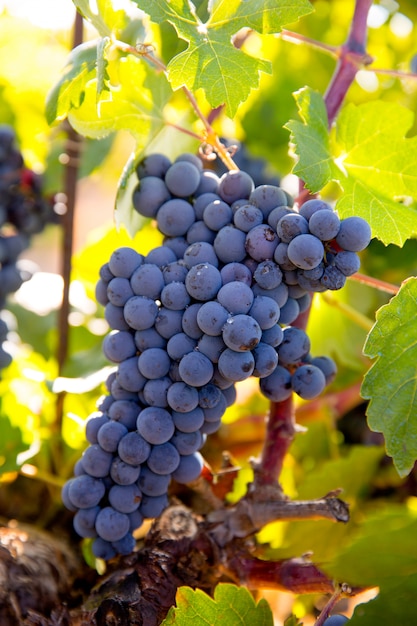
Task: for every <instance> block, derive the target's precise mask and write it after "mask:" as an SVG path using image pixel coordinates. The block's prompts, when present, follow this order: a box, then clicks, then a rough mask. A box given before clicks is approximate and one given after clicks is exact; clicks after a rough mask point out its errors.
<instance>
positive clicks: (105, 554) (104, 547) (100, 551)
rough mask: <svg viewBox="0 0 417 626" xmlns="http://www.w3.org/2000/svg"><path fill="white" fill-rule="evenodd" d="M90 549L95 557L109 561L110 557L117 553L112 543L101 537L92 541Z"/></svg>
mask: <svg viewBox="0 0 417 626" xmlns="http://www.w3.org/2000/svg"><path fill="white" fill-rule="evenodd" d="M91 551H92V553H93V554H94V556H95V557H96V558H97V559H103V560H104V561H110V559H113V558H114V557H115V556H116V554H117V550H116V549H115V548H114V547H113V546H112V544H111V543H110V542H109V541H105V540H104V539H102V538H101V537H97V539H95V540H94V541H93V543H92V546H91Z"/></svg>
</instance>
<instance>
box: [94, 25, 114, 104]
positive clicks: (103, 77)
mask: <svg viewBox="0 0 417 626" xmlns="http://www.w3.org/2000/svg"><path fill="white" fill-rule="evenodd" d="M110 46H111V39H110V37H103V38H102V39H100V41H99V42H98V44H97V102H99V101H100V96H101V95H102V93H103V91H110V87H109V75H108V73H107V65H108V61H107V51H108V50H109V48H110Z"/></svg>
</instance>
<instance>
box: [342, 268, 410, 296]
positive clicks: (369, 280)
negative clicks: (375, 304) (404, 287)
mask: <svg viewBox="0 0 417 626" xmlns="http://www.w3.org/2000/svg"><path fill="white" fill-rule="evenodd" d="M349 280H354V281H356V282H357V283H362V284H363V285H369V286H370V287H374V288H375V289H379V291H385V292H386V293H391V294H393V295H394V296H395V295H396V294H397V293H398V292H399V290H400V288H399V287H398V285H393V284H392V283H387V282H386V281H385V280H380V279H379V278H374V277H373V276H366V275H365V274H360V273H359V272H358V273H356V274H353V276H350V277H349Z"/></svg>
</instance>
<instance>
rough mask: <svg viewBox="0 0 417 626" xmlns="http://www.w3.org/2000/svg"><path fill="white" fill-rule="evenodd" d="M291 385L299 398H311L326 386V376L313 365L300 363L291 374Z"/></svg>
mask: <svg viewBox="0 0 417 626" xmlns="http://www.w3.org/2000/svg"><path fill="white" fill-rule="evenodd" d="M291 386H292V388H293V390H294V391H295V393H296V394H297V395H299V396H300V398H303V400H311V399H312V398H315V397H316V396H318V395H319V394H321V392H322V391H323V389H324V388H325V386H326V378H325V376H324V374H323V372H322V371H321V369H319V368H318V367H316V366H315V365H310V364H307V365H301V366H300V367H297V369H296V370H295V372H294V373H293V375H292V378H291Z"/></svg>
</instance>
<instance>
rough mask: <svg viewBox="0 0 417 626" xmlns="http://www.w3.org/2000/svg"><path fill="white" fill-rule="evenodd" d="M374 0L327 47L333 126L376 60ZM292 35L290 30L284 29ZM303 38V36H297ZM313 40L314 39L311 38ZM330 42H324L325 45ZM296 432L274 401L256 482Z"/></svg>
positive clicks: (272, 471)
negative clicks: (359, 77) (331, 57)
mask: <svg viewBox="0 0 417 626" xmlns="http://www.w3.org/2000/svg"><path fill="white" fill-rule="evenodd" d="M372 1H373V0H356V3H355V9H354V14H353V18H352V24H351V28H350V31H349V34H348V38H347V40H346V43H345V44H344V45H342V46H341V47H340V48H337V49H331V50H327V52H330V51H331V52H332V53H333V52H337V56H338V62H337V65H336V68H335V71H334V73H333V76H332V78H331V80H330V83H329V86H328V89H327V91H326V94H325V96H324V101H325V105H326V110H327V115H328V124H329V128H330V127H331V126H332V124H333V122H334V120H335V119H336V116H337V114H338V112H339V110H340V107H341V105H342V103H343V101H344V98H345V96H346V93H347V91H348V89H349V87H350V85H351V84H352V82H353V80H354V79H355V75H356V73H357V71H358V67H359V66H362V65H367V64H369V63H371V62H372V59H371V57H370V56H369V55H368V54H367V52H366V38H367V17H368V13H369V10H370V8H371V5H372ZM284 35H288V36H289V31H284ZM297 39H299V40H301V36H299V37H297ZM307 43H311V42H307ZM324 47H326V48H327V46H323V48H324ZM311 197H312V196H310V195H308V194H307V193H306V190H305V187H304V183H303V181H300V197H299V200H300V202H299V204H302V202H305V201H306V200H308V199H309V198H311ZM308 316H309V311H307V312H305V313H303V314H301V316H299V318H298V319H297V320H296V321H295V322H294V324H293V325H295V326H297V327H299V328H305V327H306V326H307V322H308ZM295 432H296V425H295V418H294V407H293V401H292V397H290V398H289V399H288V400H285V401H284V402H271V405H270V412H269V419H268V425H267V432H266V436H265V443H264V447H263V450H262V453H261V457H260V460H259V462H258V464H257V468H256V472H255V478H254V484H255V486H257V485H267V484H274V483H275V482H276V481H277V480H278V479H279V476H280V474H281V471H282V467H283V462H284V457H285V455H286V453H287V451H288V448H289V447H290V445H291V443H292V440H293V438H294V435H295Z"/></svg>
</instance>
